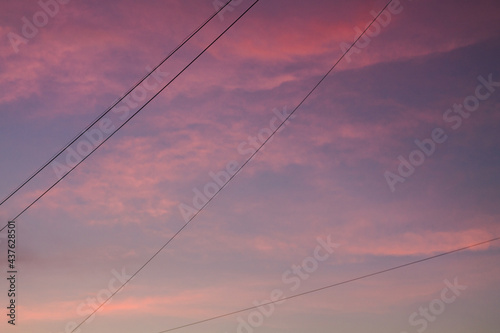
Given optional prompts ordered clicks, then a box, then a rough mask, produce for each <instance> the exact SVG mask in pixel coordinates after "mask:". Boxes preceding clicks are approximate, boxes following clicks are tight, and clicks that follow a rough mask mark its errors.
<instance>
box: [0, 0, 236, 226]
mask: <svg viewBox="0 0 500 333" xmlns="http://www.w3.org/2000/svg"><path fill="white" fill-rule="evenodd" d="M230 2H231V0H229V1H228V2H226V3H225V4H224V6H222V7H221V8H219V9H218V10H217V11H216V12H215V13H213V14H212V15H211V16H210V17H209V18H207V19H206V20H205V21H204V22H203V23H202V24H201V25H200V26H199V27H198V28H196V29H195V30H194V31H193V32H191V33H190V34H189V35H188V36H187V37H186V38H184V40H183V41H182V42H181V43H180V44H179V45H177V46H176V47H175V48H174V49H173V50H172V51H170V53H169V54H168V55H167V56H166V57H165V58H164V59H163V60H162V61H161V62H160V63H159V64H158V65H156V66H155V67H154V68H152V69H151V70H150V71H148V73H147V74H146V75H145V76H144V77H143V78H142V79H140V80H139V81H138V82H137V83H136V84H135V85H134V86H132V88H130V89H129V90H128V91H127V92H126V93H125V94H124V95H123V96H122V97H120V98H119V99H118V100H116V101H115V102H114V103H113V104H112V105H111V106H110V107H109V108H108V109H106V111H104V112H103V113H102V114H101V115H99V116H98V117H97V118H96V119H95V120H94V121H92V122H91V123H90V124H89V125H88V126H87V127H86V128H85V129H84V130H82V131H81V132H80V133H79V134H78V135H77V136H76V137H75V138H74V139H73V140H71V141H70V142H69V143H68V144H66V145H65V146H64V147H63V148H62V149H61V150H59V152H57V153H56V154H55V155H53V156H52V157H51V158H50V159H49V160H48V161H47V162H45V164H43V165H42V166H41V167H40V168H38V170H37V171H35V172H34V173H33V174H32V175H31V176H29V177H28V178H27V179H26V180H25V181H24V182H22V183H21V184H20V185H19V186H17V187H16V188H15V189H14V190H13V191H12V192H11V193H10V194H9V195H7V196H6V197H5V198H4V199H3V200H2V201H1V202H0V206H1V205H3V204H4V203H5V202H6V201H7V200H9V199H10V198H11V197H12V196H14V195H15V194H16V193H17V192H19V191H20V190H21V189H22V188H23V187H24V186H26V184H28V183H29V182H30V181H31V180H32V179H33V178H35V177H36V176H37V175H38V174H39V173H40V172H42V170H44V169H45V168H46V167H47V166H49V165H50V163H52V162H54V160H55V159H56V158H58V157H59V156H60V155H61V154H62V153H63V152H64V151H65V150H66V149H68V148H69V147H70V146H71V145H72V144H74V143H75V142H76V141H77V140H78V139H79V138H81V137H82V135H84V134H85V133H86V132H87V131H88V130H89V129H90V128H92V126H94V125H95V124H97V122H98V121H99V120H101V119H102V118H103V117H104V116H106V115H107V114H108V113H109V112H110V111H111V110H112V109H113V108H114V107H115V106H117V105H118V103H120V102H121V101H122V100H123V99H124V98H125V97H126V96H127V95H129V94H130V93H131V92H132V91H133V90H134V89H135V88H137V87H138V86H139V85H140V84H141V83H143V82H144V81H145V80H146V79H147V78H148V77H149V76H150V75H151V74H152V73H153V72H154V71H156V70H157V69H158V68H159V67H160V66H161V65H163V64H164V63H165V62H166V61H167V60H168V59H170V58H171V57H172V55H174V53H176V52H177V51H178V50H179V49H180V48H181V47H183V46H184V45H185V44H186V43H187V42H188V41H190V40H191V38H193V37H194V36H195V35H196V34H197V33H198V32H200V30H201V29H203V28H204V27H205V26H206V25H207V24H208V23H209V22H210V21H211V20H212V19H213V18H214V17H215V16H217V15H218V14H219V13H220V12H221V11H222V10H223V9H224V8H225V7H226V6H227V5H229V3H230ZM72 170H73V169H71V170H70V171H69V172H71V171H72ZM4 229H5V227H3V228H2V229H0V232H1V231H3V230H4Z"/></svg>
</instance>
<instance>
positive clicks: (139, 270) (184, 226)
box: [19, 0, 260, 333]
mask: <svg viewBox="0 0 500 333" xmlns="http://www.w3.org/2000/svg"><path fill="white" fill-rule="evenodd" d="M259 1H260V0H256V1H254V3H252V5H251V6H250V7H248V8H247V9H246V10H245V11H244V12H243V13H242V14H241V15H240V16H238V18H237V19H236V20H235V21H234V22H233V23H231V25H229V26H228V27H227V28H226V29H225V30H224V31H223V32H222V33H221V34H220V35H219V36H218V37H217V38H216V39H215V40H213V41H212V42H211V43H210V44H209V45H208V46H207V47H206V48H205V49H204V50H203V51H201V52H200V53H199V54H198V55H197V56H196V57H195V58H194V59H193V60H192V61H191V62H190V63H189V64H188V65H187V66H186V67H184V69H183V70H182V71H180V72H179V73H178V74H177V75H176V76H175V77H174V78H173V79H172V80H170V82H168V83H167V85H166V86H164V87H163V88H162V89H161V90H160V91H159V92H157V93H156V94H155V95H154V96H153V97H152V98H151V99H150V100H148V101H147V102H146V104H144V105H143V106H142V107H141V108H140V109H139V110H137V111H136V112H135V113H134V114H133V115H132V116H131V117H130V118H129V119H128V120H127V121H126V122H125V123H124V124H123V125H121V126H120V127H118V128H117V130H116V131H118V130H119V129H120V128H121V127H123V126H124V125H125V124H126V123H127V122H128V121H130V119H132V118H133V117H134V116H135V115H136V114H137V113H138V112H139V111H141V110H142V109H143V108H144V107H145V106H146V105H148V104H149V103H150V102H151V101H152V100H153V99H154V98H155V97H156V96H158V95H159V94H160V93H161V92H162V91H163V90H164V89H165V88H166V87H168V86H169V85H170V83H172V82H173V81H174V80H175V79H176V78H177V77H178V76H180V75H181V74H182V73H183V72H184V71H185V70H186V69H187V68H188V67H189V66H191V64H193V63H194V62H195V61H196V60H197V59H198V58H199V57H201V55H202V54H203V53H205V52H206V51H207V50H208V49H209V48H210V47H211V46H212V45H213V44H215V42H217V41H218V40H219V39H220V38H221V37H222V36H223V35H224V34H225V33H226V32H227V31H228V30H229V29H231V28H232V27H233V26H234V25H235V24H236V22H238V21H239V20H240V19H241V18H242V17H243V16H245V14H246V13H248V12H249V11H250V9H252V8H253V7H254V6H255V5H256V4H257V3H258V2H259ZM116 131H115V132H113V133H111V135H110V136H109V137H108V138H107V139H109V138H110V137H111V136H112V135H113V134H114V133H116ZM107 139H106V140H107ZM106 140H104V141H103V142H102V143H101V144H99V146H97V147H96V149H97V148H99V147H100V146H101V145H102V144H103V143H104V142H106ZM89 155H90V154H89ZM87 157H88V155H87ZM82 162H83V160H82V161H80V163H82ZM80 163H78V164H80ZM78 164H77V165H76V166H78ZM76 166H75V167H76ZM226 184H227V183H226ZM53 186H55V185H53ZM49 190H50V189H49ZM219 191H220V190H219ZM217 193H218V192H217ZM42 196H43V195H42ZM214 197H215V196H214ZM39 198H40V197H39ZM212 198H213V197H212ZM37 200H38V199H37ZM35 202H36V201H35ZM209 202H210V201H209ZM33 203H34V202H33ZM204 207H205V206H203V208H204ZM28 208H29V207H28ZM200 211H201V209H200V210H199V211H198V213H199V212H200ZM22 213H23V212H21V214H22ZM198 213H197V214H198ZM21 214H19V215H21ZM197 214H196V215H194V216H193V217H192V218H191V219H190V220H189V221H188V222H186V224H184V225H183V226H182V228H180V229H179V230H178V231H177V232H176V233H175V234H174V235H173V236H172V237H171V238H170V239H169V240H168V241H167V242H166V243H165V244H164V245H163V246H162V247H161V248H160V249H159V250H158V251H156V253H155V254H154V255H153V256H152V257H151V258H150V259H149V260H148V261H146V262H145V263H144V264H143V265H142V266H141V267H140V268H139V269H138V270H137V271H136V272H135V273H134V274H132V276H131V277H130V278H129V279H128V280H127V281H125V282H124V283H123V284H122V285H121V286H120V287H119V288H118V289H117V290H116V291H115V292H114V293H113V294H111V295H110V296H109V297H108V298H107V299H106V300H105V301H104V302H102V303H101V304H100V305H99V306H98V307H97V308H96V309H95V310H94V311H93V312H92V313H91V314H89V315H88V316H87V317H86V318H85V319H84V320H83V321H82V322H81V323H80V324H78V326H76V327H75V328H74V329H73V330H72V331H71V332H70V333H73V332H74V331H76V330H77V329H78V328H79V327H80V326H81V325H83V323H85V322H86V321H87V320H88V319H89V318H90V317H92V316H93V315H94V314H95V313H96V312H97V311H99V309H100V308H102V307H103V306H104V305H105V304H106V303H107V302H109V300H110V299H111V298H112V297H113V296H115V295H116V294H117V293H118V292H120V290H122V289H123V287H125V285H127V284H128V283H129V282H130V280H132V279H133V278H134V277H135V276H136V275H137V274H139V272H141V271H142V270H143V269H144V268H145V267H146V266H147V265H148V264H149V263H150V262H151V261H152V260H153V259H154V258H155V257H156V256H157V255H158V254H160V252H161V251H162V250H163V249H164V248H165V247H166V246H167V245H168V244H169V243H170V242H171V241H172V240H173V239H174V238H175V237H177V235H179V234H180V233H181V232H182V230H184V228H186V227H187V225H188V224H189V223H190V222H191V221H192V220H193V219H194V217H195V216H197Z"/></svg>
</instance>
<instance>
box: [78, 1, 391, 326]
mask: <svg viewBox="0 0 500 333" xmlns="http://www.w3.org/2000/svg"><path fill="white" fill-rule="evenodd" d="M259 1H260V0H256V1H255V2H254V3H253V4H252V5H251V6H250V7H249V8H248V9H247V10H246V11H245V12H243V14H241V15H240V16H239V17H238V19H236V21H234V22H233V23H232V24H231V25H230V26H229V27H228V28H227V29H226V30H225V31H224V32H222V34H221V35H219V37H217V39H218V38H220V37H221V36H222V35H223V34H224V33H225V32H226V31H227V30H229V28H231V27H232V26H233V25H234V24H235V23H236V22H237V21H238V20H239V19H240V18H241V17H243V15H245V14H246V13H247V12H248V11H249V10H250V9H251V8H252V7H253V6H255V5H256V4H257V2H259ZM392 1H393V0H390V1H389V2H388V3H387V4H386V5H385V6H384V7H383V8H382V9H381V10H380V12H379V13H378V14H377V16H375V17H374V18H373V20H372V21H371V23H370V24H369V25H368V26H367V27H366V28H365V30H363V32H362V33H361V35H360V36H359V37H358V38H356V40H355V41H354V42H353V43H352V44H351V46H350V47H349V48H347V50H345V51H344V53H342V55H341V56H340V57H339V59H338V60H337V61H336V62H335V63H334V64H333V66H332V67H331V68H330V69H329V70H328V72H327V73H326V74H325V75H323V77H322V78H321V79H320V80H319V82H318V83H317V84H316V85H314V87H313V88H312V89H311V90H310V91H309V93H307V94H306V96H305V97H304V98H303V99H302V100H301V102H300V103H299V104H298V105H297V106H296V107H295V109H293V110H292V112H290V114H289V115H288V116H287V117H286V118H285V119H284V121H283V122H282V123H281V124H280V125H279V126H278V127H277V128H276V129H275V130H274V131H273V132H272V133H271V135H270V136H269V137H268V138H267V139H266V140H265V141H264V142H263V143H262V144H261V145H260V147H259V148H258V149H257V150H256V151H255V152H254V153H253V154H252V155H251V156H250V157H249V158H248V159H247V160H246V161H245V162H244V163H243V164H242V165H241V166H240V167H239V168H238V170H236V172H235V173H234V174H233V175H232V176H231V177H230V178H229V179H228V180H227V181H226V182H225V183H224V184H223V185H222V186H221V188H220V189H219V190H218V191H217V192H215V194H214V195H213V196H212V197H211V198H210V199H208V201H207V202H206V203H205V204H204V205H203V206H202V207H201V208H200V209H199V210H198V211H197V212H196V213H195V214H194V215H193V216H192V217H191V218H190V219H189V220H188V221H187V222H186V223H185V224H184V225H183V226H182V227H181V228H180V229H179V230H178V231H177V232H175V234H173V235H172V236H171V237H170V238H169V239H168V240H167V242H166V243H165V244H163V246H162V247H161V248H160V249H159V250H157V251H156V252H155V253H154V254H153V256H151V258H150V259H148V260H147V261H146V262H145V263H144V264H143V265H142V266H141V267H140V268H139V269H138V270H137V271H136V272H135V273H134V274H132V276H131V277H130V278H128V279H127V281H125V282H124V283H123V284H122V285H121V286H120V287H119V288H118V289H117V290H116V291H115V292H114V293H113V294H112V295H111V296H110V297H108V299H106V300H105V301H104V302H103V303H102V304H101V305H100V306H99V307H98V308H96V309H95V310H94V311H93V312H92V313H91V314H90V315H89V316H88V317H86V318H85V319H84V320H83V321H82V322H81V323H80V324H79V325H78V326H77V327H76V328H75V329H74V330H73V331H71V332H70V333H73V332H74V331H75V330H76V329H77V328H78V327H80V326H81V325H82V324H83V323H84V322H86V321H87V320H88V319H89V318H90V317H91V316H93V315H94V314H95V313H96V312H97V311H98V310H99V309H100V308H101V307H102V306H103V305H104V304H106V303H107V302H108V301H109V300H110V299H111V298H112V297H113V296H114V295H116V294H117V293H118V292H119V291H120V290H122V289H123V287H125V285H127V284H128V283H129V282H130V281H131V280H132V279H133V278H134V277H135V276H136V275H137V274H139V272H141V271H142V270H143V269H144V268H145V267H146V266H147V265H148V264H149V263H150V262H151V261H153V259H154V258H155V257H156V256H158V255H159V254H160V252H161V251H163V249H165V248H166V247H167V246H168V245H169V244H170V243H171V242H172V241H173V240H174V239H175V238H176V237H177V236H178V235H179V234H180V233H181V232H182V231H183V230H184V229H185V228H186V227H187V226H188V225H189V224H190V223H191V221H193V220H194V219H195V218H196V217H197V216H198V215H199V214H200V213H201V212H202V211H203V210H204V209H205V207H207V206H208V205H209V204H210V203H211V202H212V200H213V199H214V198H215V197H217V195H218V194H219V193H220V192H221V191H222V190H223V189H224V188H225V187H226V186H227V185H228V184H229V183H230V182H231V181H232V180H233V179H234V177H236V176H237V175H238V174H239V173H240V171H241V170H242V169H243V168H244V167H245V166H246V165H247V164H248V163H249V162H250V161H251V160H252V158H253V157H254V156H255V155H256V154H258V153H259V151H261V150H262V148H263V147H264V146H265V145H266V144H267V143H268V142H269V141H270V140H271V138H272V137H273V136H274V135H275V134H276V133H277V132H278V131H279V129H280V128H281V127H283V125H284V124H285V123H286V122H287V120H288V119H289V118H290V117H291V116H292V115H293V114H294V113H295V111H297V109H298V108H300V107H301V106H302V104H304V102H305V101H306V100H307V99H308V98H309V96H311V94H312V93H313V92H314V91H315V90H316V89H317V88H318V87H319V85H320V84H321V83H322V82H323V81H324V80H325V79H326V78H327V76H328V75H329V74H330V73H331V72H332V71H333V70H334V69H335V67H337V65H338V64H339V63H340V61H342V59H344V57H345V56H346V54H347V53H348V52H349V51H350V50H351V49H352V48H353V47H354V45H355V44H356V43H357V42H358V41H359V39H360V38H361V37H363V36H364V34H365V33H366V31H367V30H368V29H369V28H370V27H371V26H372V25H373V23H374V22H375V21H376V20H377V19H378V17H379V16H380V15H381V14H382V13H383V12H384V11H385V10H386V9H387V7H388V6H389V5H390V3H391V2H392ZM217 39H215V40H214V41H213V42H212V43H211V44H210V45H209V46H208V47H210V46H211V45H212V44H213V43H215V42H216V41H217ZM208 47H207V49H208ZM205 50H206V49H205ZM202 53H203V52H202ZM202 53H200V55H198V57H199V56H201V54H202ZM198 57H197V58H198ZM197 58H195V59H194V60H193V62H194V61H195V60H196V59H197ZM188 66H189V65H188ZM181 73H182V72H181ZM178 75H180V73H179V74H178ZM174 79H175V78H174ZM167 85H168V84H167ZM160 92H161V91H160ZM155 96H156V95H155ZM155 96H153V98H154V97H155ZM150 101H151V100H149V101H148V103H149V102H150ZM146 105H147V103H146ZM146 105H144V106H146ZM144 106H143V107H144ZM139 111H140V110H139ZM137 112H138V111H137ZM134 115H135V114H134ZM134 115H132V117H133V116H134ZM129 120H130V119H129ZM122 126H123V125H122ZM118 129H119V128H118ZM82 162H83V161H82ZM80 163H81V162H80Z"/></svg>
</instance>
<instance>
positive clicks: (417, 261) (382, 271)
mask: <svg viewBox="0 0 500 333" xmlns="http://www.w3.org/2000/svg"><path fill="white" fill-rule="evenodd" d="M498 240H500V237H497V238H493V239H490V240H487V241H483V242H480V243H476V244H472V245H469V246H466V247H462V248H459V249H455V250H452V251H449V252H443V253H440V254H437V255H434V256H431V257H426V258H423V259H419V260H415V261H411V262H408V263H406V264H402V265H398V266H394V267H391V268H387V269H384V270H380V271H377V272H373V273H369V274H365V275H362V276H358V277H355V278H352V279H349V280H344V281H342V282H337V283H334V284H330V285H328V286H324V287H321V288H317V289H312V290H309V291H305V292H303V293H300V294H295V295H292V296H287V297H283V298H281V299H279V300H277V301H270V302H267V303H263V304H259V305H256V306H251V307H248V308H245V309H241V310H236V311H233V312H229V313H225V314H222V315H219V316H215V317H211V318H207V319H203V320H199V321H196V322H192V323H190V324H186V325H182V326H178V327H174V328H170V329H168V330H165V331H161V332H158V333H166V332H172V331H177V330H180V329H182V328H186V327H190V326H195V325H199V324H202V323H206V322H209V321H213V320H216V319H220V318H224V317H229V316H232V315H235V314H238V313H242V312H247V311H250V310H254V309H257V308H260V307H262V306H266V305H271V304H277V303H280V302H283V301H286V300H289V299H292V298H297V297H302V296H305V295H309V294H313V293H317V292H320V291H325V290H327V289H331V288H334V287H338V286H341V285H344V284H348V283H352V282H355V281H359V280H363V279H367V278H369V277H373V276H376V275H380V274H384V273H388V272H391V271H395V270H398V269H401V268H404V267H408V266H412V265H416V264H420V263H422V262H425V261H429V260H433V259H437V258H440V257H444V256H447V255H450V254H453V253H456V252H461V251H465V250H468V249H471V248H473V247H477V246H480V245H484V244H488V243H492V242H495V241H498Z"/></svg>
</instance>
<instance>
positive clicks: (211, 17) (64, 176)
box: [0, 1, 232, 232]
mask: <svg viewBox="0 0 500 333" xmlns="http://www.w3.org/2000/svg"><path fill="white" fill-rule="evenodd" d="M230 2H231V1H229V2H227V3H226V4H225V5H224V7H225V6H227V5H228V4H229V3H230ZM224 7H221V8H220V9H219V10H218V11H217V12H215V13H214V14H212V15H211V16H210V18H209V19H207V20H206V21H205V22H204V23H203V24H202V25H201V26H200V27H198V28H197V29H196V30H195V31H194V32H193V33H192V34H191V35H190V36H188V37H187V38H186V39H185V41H184V42H182V43H181V44H180V45H179V46H178V47H176V48H175V49H174V51H172V52H171V54H170V55H169V56H168V57H167V58H166V59H165V60H163V61H162V62H161V63H160V64H159V65H157V66H156V67H155V68H154V69H153V70H152V71H151V72H150V73H149V74H148V75H146V76H145V77H144V78H143V79H142V80H141V81H140V82H139V83H137V85H135V86H134V87H133V88H132V89H130V90H129V91H128V92H127V93H126V94H125V95H124V96H123V97H121V98H120V99H119V100H118V101H117V102H116V103H114V105H113V106H112V107H110V108H109V109H108V110H107V111H106V112H105V113H104V114H102V115H101V116H100V117H98V118H97V119H96V120H95V121H94V122H93V123H92V124H91V125H90V126H89V127H88V128H87V129H86V130H84V131H83V132H82V133H81V134H80V135H79V136H77V138H75V140H73V141H72V142H71V143H70V144H69V145H67V146H66V148H67V147H69V146H70V145H71V144H72V143H74V142H75V141H76V140H77V139H78V138H79V137H81V135H83V134H84V133H85V132H86V131H87V130H88V129H89V128H90V127H91V126H93V125H94V124H95V123H96V122H97V121H98V120H99V119H101V118H102V117H104V115H106V113H108V112H109V111H110V110H111V109H112V108H113V107H114V106H115V105H117V104H118V103H119V102H120V101H121V100H122V99H123V98H125V97H126V95H128V94H129V93H130V92H131V91H132V90H134V88H135V87H137V86H138V85H139V84H140V83H141V82H143V81H144V80H145V79H146V78H147V77H148V76H149V75H150V74H151V73H153V72H154V71H155V70H156V69H157V68H159V67H160V66H161V65H162V64H163V63H164V62H165V61H166V60H167V59H168V58H169V57H170V56H171V55H172V54H173V53H175V52H176V51H177V50H178V49H179V48H180V47H181V46H182V45H184V44H185V43H186V42H187V41H188V40H189V39H190V38H192V37H193V36H194V34H196V33H197V32H198V31H199V30H201V29H202V28H203V27H204V26H205V25H206V24H207V23H208V22H209V21H210V20H211V19H213V18H214V17H215V16H216V15H217V14H218V13H219V12H220V11H221V10H222V9H223V8H224ZM231 26H232V25H231ZM227 30H228V29H226V30H225V31H227ZM225 31H224V32H225ZM223 34H224V33H223ZM221 36H222V34H221V35H220V36H219V37H218V38H217V39H219V38H220V37H221ZM217 39H216V40H215V41H217ZM215 41H214V42H212V43H211V44H210V45H209V46H208V48H209V47H210V46H212V44H213V43H215ZM208 48H207V49H208ZM207 49H205V50H204V51H202V52H201V53H200V54H199V55H198V56H197V57H196V58H195V59H194V60H193V61H191V62H190V63H189V64H188V65H187V66H186V67H184V68H183V69H182V71H180V72H179V73H178V74H177V75H176V76H175V77H174V78H173V79H172V80H170V81H169V82H168V83H167V84H166V85H165V86H164V87H163V88H162V89H160V91H158V92H157V93H156V94H155V95H154V96H153V97H151V98H150V99H149V100H148V101H147V102H146V103H145V104H144V105H143V106H142V107H141V108H140V109H138V110H137V111H136V112H135V113H134V114H132V116H131V117H130V118H129V119H127V120H126V121H125V122H124V123H123V124H122V125H121V126H119V127H118V128H117V129H116V130H115V131H114V132H113V133H111V134H110V135H109V136H108V137H107V138H106V139H104V141H102V142H101V143H100V144H99V145H97V146H96V147H95V148H94V149H93V150H92V151H91V152H90V153H89V154H88V155H87V156H85V157H84V158H83V159H82V160H81V161H80V162H79V163H77V164H76V165H75V166H73V167H72V168H71V169H70V170H69V171H68V172H67V173H66V174H65V175H63V176H62V177H61V178H60V179H58V180H57V181H56V182H55V183H54V184H52V186H50V187H49V188H47V190H45V191H44V192H43V193H42V194H40V195H39V196H38V197H37V198H36V199H35V200H34V201H33V202H31V204H29V205H28V206H27V207H26V208H24V209H23V210H22V211H21V212H20V213H19V214H17V216H16V217H14V218H13V219H12V220H16V219H17V218H18V217H20V216H21V215H22V214H24V212H26V211H27V210H28V209H29V208H31V206H33V205H34V204H35V203H36V202H37V201H38V200H40V199H41V198H42V197H43V196H45V195H46V194H47V193H48V192H49V191H50V190H52V189H53V188H54V187H55V186H56V185H57V184H59V182H61V181H62V180H63V179H64V178H66V176H68V175H69V174H70V173H71V172H72V171H73V170H74V169H76V168H77V167H78V166H79V165H80V164H81V163H82V162H83V161H85V160H86V159H87V158H88V157H89V156H90V155H92V154H93V153H94V152H95V151H96V150H97V149H99V147H101V146H102V145H103V144H104V143H105V142H106V141H108V139H110V138H111V137H112V136H113V135H114V134H115V133H116V132H117V131H118V130H120V129H121V128H122V127H123V126H124V125H126V124H127V123H128V122H129V121H130V120H131V119H132V118H133V117H134V116H135V115H136V114H137V113H139V112H140V111H141V110H142V109H143V108H144V107H145V106H146V105H148V104H149V103H150V102H151V101H152V100H153V99H154V98H156V96H158V95H159V94H160V93H161V92H162V91H163V90H164V89H165V88H166V87H168V86H169V85H170V84H171V83H172V82H173V81H174V80H175V79H177V77H179V76H180V75H181V74H182V73H183V72H184V71H185V70H186V69H187V68H188V67H189V66H191V65H192V64H193V63H194V62H195V60H197V59H198V58H199V57H200V56H201V55H202V54H203V53H204V52H205V51H206V50H207ZM66 148H64V149H66ZM61 152H62V151H61ZM61 152H60V153H61ZM60 153H58V155H57V156H59V155H60ZM57 156H55V157H54V158H52V159H51V160H50V161H49V162H47V163H46V164H45V166H47V165H48V164H49V163H51V162H52V161H53V160H54V159H55V158H56V157H57ZM45 166H44V167H45ZM44 167H42V168H40V169H39V171H38V172H40V171H41V170H42V169H43V168H44ZM34 176H35V175H33V176H32V177H31V178H33V177H34ZM31 178H30V179H31ZM28 181H29V180H27V181H25V182H24V184H23V185H22V186H24V185H25V184H26V183H27V182H28ZM22 186H20V187H18V189H20V188H21V187H22ZM15 192H17V190H16V191H15ZM12 195H13V194H11V196H12ZM6 200H7V199H5V200H4V201H3V202H5V201H6ZM3 202H2V203H3ZM6 227H7V225H5V226H4V227H3V228H2V229H0V232H1V231H3V230H4V229H5V228H6Z"/></svg>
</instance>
